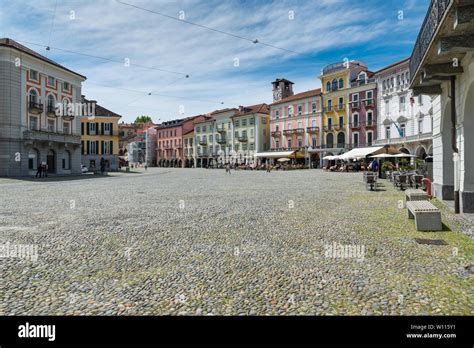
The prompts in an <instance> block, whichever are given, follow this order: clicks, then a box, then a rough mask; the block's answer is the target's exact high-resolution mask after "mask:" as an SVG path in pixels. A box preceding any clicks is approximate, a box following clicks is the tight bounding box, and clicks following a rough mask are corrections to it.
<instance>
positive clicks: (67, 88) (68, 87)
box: [63, 81, 71, 91]
mask: <svg viewBox="0 0 474 348" xmlns="http://www.w3.org/2000/svg"><path fill="white" fill-rule="evenodd" d="M63 89H64V90H65V91H69V90H70V89H71V85H70V84H69V82H66V81H64V82H63Z"/></svg>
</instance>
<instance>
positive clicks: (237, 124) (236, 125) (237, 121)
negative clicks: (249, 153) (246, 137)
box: [235, 120, 239, 128]
mask: <svg viewBox="0 0 474 348" xmlns="http://www.w3.org/2000/svg"><path fill="white" fill-rule="evenodd" d="M235 127H236V128H237V127H239V120H235Z"/></svg>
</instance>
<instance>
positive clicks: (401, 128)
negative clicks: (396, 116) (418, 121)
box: [400, 124, 406, 138]
mask: <svg viewBox="0 0 474 348" xmlns="http://www.w3.org/2000/svg"><path fill="white" fill-rule="evenodd" d="M400 132H401V134H400V136H401V137H402V138H405V135H406V125H405V124H401V125H400Z"/></svg>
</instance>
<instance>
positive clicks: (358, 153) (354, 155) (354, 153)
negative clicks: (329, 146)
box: [341, 146, 383, 160]
mask: <svg viewBox="0 0 474 348" xmlns="http://www.w3.org/2000/svg"><path fill="white" fill-rule="evenodd" d="M382 149H383V146H372V147H360V148H357V149H353V150H351V151H349V152H346V153H345V154H343V155H342V156H341V159H342V160H351V159H361V158H365V157H367V156H368V155H371V154H373V153H376V152H379V151H380V150H382Z"/></svg>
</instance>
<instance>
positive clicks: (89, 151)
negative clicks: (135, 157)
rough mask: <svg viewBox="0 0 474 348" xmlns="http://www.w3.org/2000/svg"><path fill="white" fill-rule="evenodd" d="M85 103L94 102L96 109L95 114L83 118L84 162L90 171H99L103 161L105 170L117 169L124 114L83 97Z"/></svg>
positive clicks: (82, 150) (82, 145)
mask: <svg viewBox="0 0 474 348" xmlns="http://www.w3.org/2000/svg"><path fill="white" fill-rule="evenodd" d="M83 103H93V104H94V105H95V107H94V109H95V111H94V115H93V116H82V118H81V155H82V164H83V165H85V166H86V167H87V168H88V169H89V170H90V171H97V170H100V167H101V162H102V161H103V162H104V166H105V170H117V169H118V167H119V157H118V154H119V134H118V133H119V120H120V118H121V117H122V116H120V115H118V114H116V113H114V112H112V111H110V110H107V109H106V108H104V107H102V106H100V105H98V104H97V102H96V101H94V100H91V101H88V100H87V99H85V98H83Z"/></svg>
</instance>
